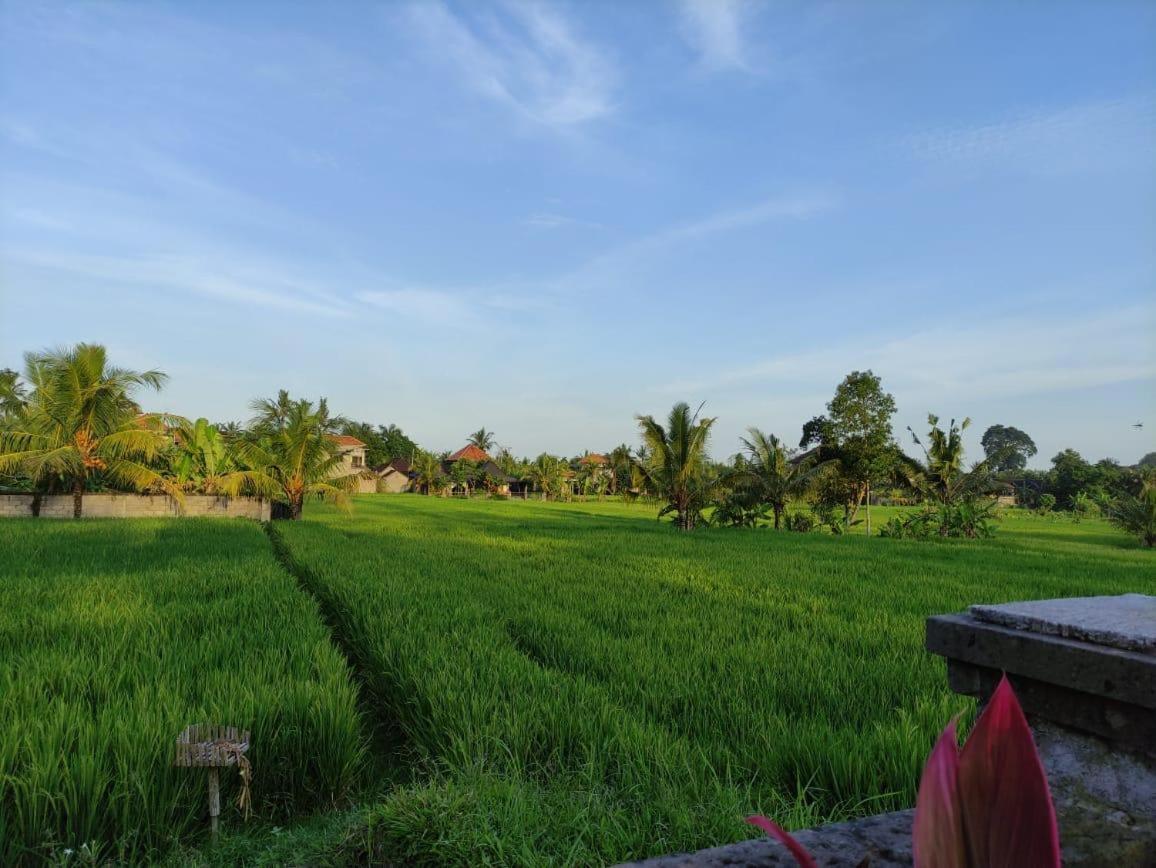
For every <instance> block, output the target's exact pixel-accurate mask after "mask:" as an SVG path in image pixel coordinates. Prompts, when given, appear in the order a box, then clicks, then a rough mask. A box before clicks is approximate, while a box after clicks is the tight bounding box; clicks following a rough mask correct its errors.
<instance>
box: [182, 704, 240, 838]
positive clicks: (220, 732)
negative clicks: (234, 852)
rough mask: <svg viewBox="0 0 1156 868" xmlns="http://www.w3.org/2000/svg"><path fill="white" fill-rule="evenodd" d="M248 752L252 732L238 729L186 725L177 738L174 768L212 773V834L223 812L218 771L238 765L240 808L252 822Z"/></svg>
mask: <svg viewBox="0 0 1156 868" xmlns="http://www.w3.org/2000/svg"><path fill="white" fill-rule="evenodd" d="M248 749H249V731H248V730H245V731H243V732H240V731H238V730H237V728H236V727H235V726H205V725H202V724H193V725H192V726H187V727H185V729H184V730H183V731H182V732H181V734H180V735H179V736H177V755H176V760H175V762H174V765H177V766H180V767H183V768H207V769H208V770H209V818H210V820H211V823H212V829H213V835H214V836H216V834H217V817H218V816H219V815H220V813H221V790H220V779H219V777H218V772H217V769H219V768H221V767H226V766H236V767H237V771H238V773H239V774H240V775H241V792H240V793H239V794H238V796H237V808H238V810H240V811H241V812H242V813H244V815H245V819H246V820H247V819H249V816H250V814H251V813H252V809H253V796H252V792H251V790H250V784H251V783H252V781H253V766H252V764H251V763H250V762H249V758H248V757H247V756H245V752H246V751H247V750H248Z"/></svg>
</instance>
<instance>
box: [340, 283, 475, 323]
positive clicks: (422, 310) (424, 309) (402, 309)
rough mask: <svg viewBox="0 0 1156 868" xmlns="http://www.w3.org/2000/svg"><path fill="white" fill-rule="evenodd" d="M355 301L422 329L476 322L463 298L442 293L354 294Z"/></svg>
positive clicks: (387, 291) (390, 291)
mask: <svg viewBox="0 0 1156 868" xmlns="http://www.w3.org/2000/svg"><path fill="white" fill-rule="evenodd" d="M356 298H357V300H358V301H361V302H364V303H365V304H368V305H371V306H373V307H376V308H380V309H382V310H385V311H389V312H390V313H393V314H396V315H398V316H400V317H402V318H404V319H407V320H413V321H416V322H420V323H424V324H426V325H437V326H442V327H446V326H449V327H462V326H468V325H470V324H471V323H473V322H474V321H475V320H476V313H475V310H474V308H473V306H472V305H470V304H469V303H468V302H467V301H466V300H465V299H464V298H463V297H461V296H459V295H457V294H454V293H450V292H446V291H444V290H438V289H416V288H406V289H381V290H367V291H364V292H359V293H357V295H356Z"/></svg>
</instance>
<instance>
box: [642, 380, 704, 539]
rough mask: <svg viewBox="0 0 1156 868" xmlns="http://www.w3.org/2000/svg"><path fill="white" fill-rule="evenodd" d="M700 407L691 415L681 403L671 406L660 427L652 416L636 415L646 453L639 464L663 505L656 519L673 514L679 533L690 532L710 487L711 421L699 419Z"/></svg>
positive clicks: (699, 515) (686, 406)
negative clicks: (709, 449) (663, 423)
mask: <svg viewBox="0 0 1156 868" xmlns="http://www.w3.org/2000/svg"><path fill="white" fill-rule="evenodd" d="M701 411H702V407H701V405H700V406H699V408H698V410H696V411H695V412H693V413H692V412H691V410H690V406H689V405H687V404H686V403H685V402H679V403H678V404H675V405H674V407H673V408H672V409H671V411H670V416H669V417H668V418H667V424H666V427H665V428H664V427H663V426H662V425H660V424H659V423H658V422H656V421H655V420H654V417H653V416H636V417H635V418H636V419H637V420H638V427H639V430H640V432H641V433H642V440H643V443H644V445H645V446H646V448H647V450H648V455H647V458H646V460H645V463H642V464H640V465H639V467H640V469H641V470H642V472H643V474H644V475H645V477H646V479H647V481H648V482H649V483H650V485H651V486H652V487H653V489H654V491H655V492H656V493H657V494H658V496H659V497H661V498H663V499H665V500H666V505H665V506H664V507H663V508H662V509H661V510H660V511H659V513H658V517H659V518H662V516H664V515H669V514H670V513H674V524H675V526H676V527H677V528H678V529H679V530H693V529H694V527H695V525H696V524H698V522H699V521H700V520H701V519H702V510H703V509H704V508H705V507H706V505H707V503H708V502H709V501H710V494H711V491H712V489H713V488H714V479H713V475H712V473H711V467H710V462H709V460H708V456H707V445H708V442H709V440H710V430H711V427H712V426H713V425H714V423H715V419H714V418H700V417H699V413H700V412H701Z"/></svg>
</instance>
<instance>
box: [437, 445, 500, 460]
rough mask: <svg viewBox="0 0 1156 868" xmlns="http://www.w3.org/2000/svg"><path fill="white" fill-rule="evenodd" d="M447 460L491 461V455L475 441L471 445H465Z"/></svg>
mask: <svg viewBox="0 0 1156 868" xmlns="http://www.w3.org/2000/svg"><path fill="white" fill-rule="evenodd" d="M446 460H447V461H463V460H464V461H489V460H490V456H489V455H487V454H486V451H485V450H484V449H479V448H478V447H477V446H475V445H474V444H473V443H471V444H470V445H469V446H463V447H462V448H461V449H459V450H458V451H457V452H455V453H454V454H453V455H451V456H450V457H449V458H447V459H446Z"/></svg>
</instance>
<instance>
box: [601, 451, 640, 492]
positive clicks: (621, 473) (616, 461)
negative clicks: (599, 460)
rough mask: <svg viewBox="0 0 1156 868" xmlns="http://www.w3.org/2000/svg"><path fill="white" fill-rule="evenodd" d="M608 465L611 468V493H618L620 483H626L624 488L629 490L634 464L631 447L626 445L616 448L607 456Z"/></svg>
mask: <svg viewBox="0 0 1156 868" xmlns="http://www.w3.org/2000/svg"><path fill="white" fill-rule="evenodd" d="M606 463H607V464H608V465H609V467H610V493H611V494H617V493H618V488H619V483H620V482H622V483H625V486H624V487H626V488H629V487H630V471H631V468H632V467H633V463H634V458H633V456H631V454H630V447H629V446H627V445H626V444H625V443H622V444H620V445H619V446H615V447H614V448H613V449H611V450H610V454H609V455H607V456H606Z"/></svg>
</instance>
